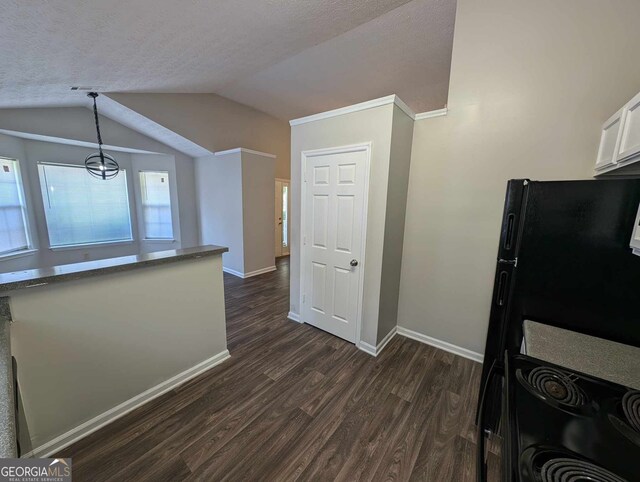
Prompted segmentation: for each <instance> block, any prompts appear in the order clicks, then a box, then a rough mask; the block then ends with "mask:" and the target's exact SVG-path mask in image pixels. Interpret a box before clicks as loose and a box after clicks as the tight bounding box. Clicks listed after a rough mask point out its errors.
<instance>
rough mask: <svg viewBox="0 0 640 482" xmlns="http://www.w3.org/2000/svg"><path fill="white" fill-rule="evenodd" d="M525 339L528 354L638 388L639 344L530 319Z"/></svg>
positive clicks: (639, 374)
mask: <svg viewBox="0 0 640 482" xmlns="http://www.w3.org/2000/svg"><path fill="white" fill-rule="evenodd" d="M524 340H525V345H524V346H525V352H526V354H527V355H529V356H532V357H534V358H539V359H540V360H544V361H547V362H550V363H555V364H556V365H560V366H563V367H566V368H570V369H572V370H577V371H579V372H582V373H586V374H587V375H592V376H594V377H598V378H602V379H604V380H609V381H611V382H614V383H619V384H620V385H625V386H627V387H631V388H635V389H636V390H640V348H637V347H635V346H630V345H623V344H622V343H616V342H615V341H611V340H605V339H602V338H596V337H594V336H589V335H584V334H582V333H577V332H575V331H569V330H564V329H562V328H556V327H555V326H550V325H545V324H542V323H537V322H535V321H530V320H526V321H525V322H524Z"/></svg>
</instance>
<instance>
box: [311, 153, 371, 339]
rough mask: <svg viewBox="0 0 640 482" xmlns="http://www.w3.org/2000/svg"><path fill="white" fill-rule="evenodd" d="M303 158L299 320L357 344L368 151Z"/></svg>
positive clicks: (319, 154)
mask: <svg viewBox="0 0 640 482" xmlns="http://www.w3.org/2000/svg"><path fill="white" fill-rule="evenodd" d="M325 152H327V153H322V151H316V152H315V153H305V155H304V157H303V171H304V188H303V189H304V191H303V203H304V205H303V210H304V212H303V218H304V219H303V229H302V243H301V244H302V251H303V252H302V269H301V276H302V300H301V301H302V309H301V311H302V313H301V315H302V321H304V322H305V323H309V324H311V325H314V326H317V327H318V328H320V329H322V330H325V331H327V332H329V333H332V334H334V335H336V336H339V337H340V338H344V339H345V340H348V341H350V342H355V341H356V335H357V320H358V316H359V314H358V310H359V307H360V301H361V300H360V298H361V290H360V286H361V283H362V272H363V271H362V270H363V268H364V266H363V260H362V259H361V258H362V256H361V254H362V249H363V236H364V229H365V228H364V224H365V216H366V214H365V193H366V184H365V183H366V182H367V179H368V176H367V171H368V162H369V161H368V159H369V150H368V147H367V146H364V147H361V148H351V149H345V150H339V149H335V150H332V151H325Z"/></svg>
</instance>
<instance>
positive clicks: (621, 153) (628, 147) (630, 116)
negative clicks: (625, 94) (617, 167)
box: [617, 94, 640, 162]
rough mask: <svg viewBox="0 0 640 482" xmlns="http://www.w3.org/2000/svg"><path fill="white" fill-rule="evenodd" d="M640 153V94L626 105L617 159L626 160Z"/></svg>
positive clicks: (619, 160)
mask: <svg viewBox="0 0 640 482" xmlns="http://www.w3.org/2000/svg"><path fill="white" fill-rule="evenodd" d="M638 155H640V94H638V95H636V96H635V97H634V98H633V99H631V100H630V101H629V103H627V105H625V106H624V112H623V113H622V136H621V137H620V147H619V148H618V157H617V161H618V162H621V161H626V160H628V159H631V158H633V157H635V156H638Z"/></svg>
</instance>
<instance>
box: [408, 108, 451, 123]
mask: <svg viewBox="0 0 640 482" xmlns="http://www.w3.org/2000/svg"><path fill="white" fill-rule="evenodd" d="M447 112H449V109H447V108H446V107H445V108H444V109H438V110H430V111H428V112H421V113H419V114H416V116H415V120H417V121H418V120H422V119H431V118H432V117H442V116H443V115H447Z"/></svg>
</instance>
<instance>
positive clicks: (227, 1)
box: [0, 0, 455, 119]
mask: <svg viewBox="0 0 640 482" xmlns="http://www.w3.org/2000/svg"><path fill="white" fill-rule="evenodd" d="M454 16H455V0H412V1H408V0H217V1H211V0H182V1H176V0H91V1H87V0H84V1H83V0H48V1H44V2H42V1H24V0H6V1H4V2H3V5H2V15H1V16H0V58H2V69H0V107H34V106H58V105H87V99H86V97H85V94H84V93H82V92H70V91H69V87H70V86H72V85H79V86H85V85H86V86H98V87H99V88H100V89H99V90H101V91H104V92H213V93H220V94H221V95H226V96H229V97H231V98H233V99H234V100H237V101H239V102H242V103H246V104H248V105H252V106H254V107H257V108H259V109H262V110H264V111H266V112H269V113H271V114H274V115H276V116H279V117H281V118H284V119H289V118H292V117H298V116H300V115H306V114H308V113H313V112H317V111H320V110H327V109H331V108H334V107H340V106H342V105H346V104H349V103H354V102H359V101H363V100H367V99H370V98H372V97H379V96H381V95H386V94H389V93H398V94H399V95H400V97H402V98H403V99H404V100H405V101H406V102H407V103H409V105H410V106H411V107H412V108H413V109H414V110H416V111H422V110H426V109H431V108H438V107H442V105H443V104H444V103H445V102H446V92H447V84H448V76H449V64H450V56H451V44H452V37H453V22H454Z"/></svg>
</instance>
